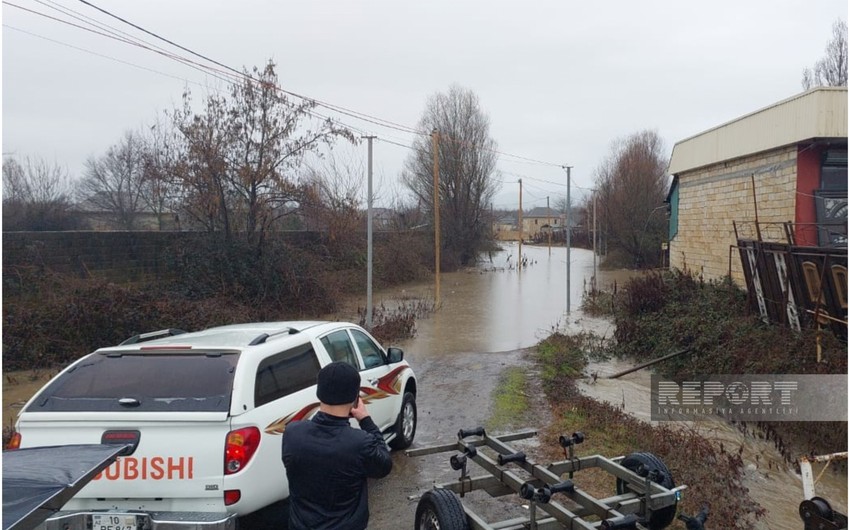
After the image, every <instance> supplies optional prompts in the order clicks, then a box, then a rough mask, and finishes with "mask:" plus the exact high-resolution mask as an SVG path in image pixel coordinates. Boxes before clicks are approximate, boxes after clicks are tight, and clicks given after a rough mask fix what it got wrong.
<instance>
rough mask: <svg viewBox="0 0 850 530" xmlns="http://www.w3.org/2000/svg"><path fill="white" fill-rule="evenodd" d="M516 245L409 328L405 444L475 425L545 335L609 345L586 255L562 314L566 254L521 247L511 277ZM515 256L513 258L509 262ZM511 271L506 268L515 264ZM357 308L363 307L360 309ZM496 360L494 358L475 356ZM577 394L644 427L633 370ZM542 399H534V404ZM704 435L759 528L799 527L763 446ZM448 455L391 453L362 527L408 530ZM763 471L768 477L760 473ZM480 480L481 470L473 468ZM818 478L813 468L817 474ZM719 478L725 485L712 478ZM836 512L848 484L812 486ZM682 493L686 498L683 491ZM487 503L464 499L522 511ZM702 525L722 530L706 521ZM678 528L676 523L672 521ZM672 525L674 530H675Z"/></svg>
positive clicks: (452, 287)
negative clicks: (735, 455) (414, 426)
mask: <svg viewBox="0 0 850 530" xmlns="http://www.w3.org/2000/svg"><path fill="white" fill-rule="evenodd" d="M516 251H517V249H516V246H509V247H507V248H506V250H505V251H504V252H500V253H497V254H495V255H494V256H493V261H492V263H491V262H489V261H486V262H485V263H483V264H482V265H481V267H482V268H483V269H485V270H486V271H485V270H476V271H473V272H458V273H452V274H445V275H443V282H442V285H441V294H442V304H441V307H440V310H439V311H437V312H436V313H435V314H434V315H432V316H431V317H428V318H425V319H421V320H419V321H418V322H417V330H418V333H417V336H416V337H415V338H414V339H411V340H408V341H405V342H403V343H401V344H399V346H401V347H403V348H404V350H405V355H406V358H407V359H409V360H410V362H411V363H412V364H413V366H414V368H415V369H416V371H417V376H418V378H419V384H420V391H419V410H420V418H419V427H418V432H417V436H416V441H415V443H414V447H424V446H428V445H434V444H443V443H450V442H452V441H454V440H455V439H456V434H455V433H456V432H457V430H458V429H460V428H469V427H474V426H476V425H478V424H482V423H483V422H486V419H487V418H488V417H489V411H490V400H489V397H490V395H491V393H492V391H493V389H494V387H495V385H496V383H497V381H498V376H499V374H500V373H501V372H502V370H504V369H505V368H506V367H510V366H529V365H530V364H529V363H530V361H529V359H528V356H527V354H524V353H523V351H522V349H523V348H528V347H530V346H533V345H534V344H536V343H537V342H538V341H539V340H540V339H541V338H543V337H545V336H547V335H548V334H550V333H551V332H552V330H553V329H556V328H557V329H561V330H567V331H569V332H578V331H592V332H594V333H596V334H597V335H600V336H606V337H610V336H611V335H612V333H613V325H612V324H611V322H610V321H608V320H606V319H599V318H592V317H588V316H585V315H583V313H582V312H581V311H579V310H578V309H577V308H578V307H579V304H580V301H581V296H582V292H583V291H584V289H585V288H586V286H587V284H586V281H589V279H590V278H591V276H592V274H593V259H592V254H591V253H590V252H588V251H583V250H578V249H573V250H572V260H571V262H572V267H571V269H572V273H571V277H570V280H571V281H570V283H571V291H572V293H571V298H572V300H571V307H572V311H571V313H570V315H569V316H567V315H566V313H565V308H566V278H565V274H566V266H565V250H564V249H563V248H554V249H552V254H551V258H550V257H549V252H548V250H547V249H546V248H545V247H544V248H540V247H527V246H525V247H524V248H523V253H524V254H526V255H527V256H528V257H529V260H530V261H531V263H532V264H531V265H530V266H528V267H526V268H525V269H524V270H522V271H521V272H520V271H517V270H516V269H515V268H511V267H509V266H507V267H506V266H505V265H506V256H507V255H511V254H512V255H513V256H516ZM514 259H515V258H514ZM514 263H515V262H514ZM633 275H634V273H633V272H631V271H613V272H611V271H601V270H600V271H599V272H598V278H599V280H598V284H599V285H600V286H601V287H608V286H610V285H612V284H613V283H614V282H617V283H618V284H622V283H624V282H625V281H626V280H628V278H629V277H631V276H633ZM433 293H434V289H433V283H422V284H419V285H414V286H406V287H405V288H404V289H403V290H401V289H399V290H394V291H387V292H382V293H378V294H376V296H375V301H376V303H380V302H381V301H384V302H385V303H387V304H388V305H391V304H392V300H394V299H396V300H397V299H399V298H416V297H426V298H427V297H429V296H430V297H433ZM361 305H365V304H361ZM482 352H500V353H482ZM630 366H631V364H629V363H628V362H623V361H606V362H605V363H596V364H594V365H591V366H590V367H589V368H588V373H590V372H591V371H598V372H600V373H602V374H612V373H614V372H616V371H619V370H622V369H625V368H628V367H630ZM585 391H586V392H587V393H588V394H589V395H591V396H593V397H596V398H598V399H602V400H607V401H610V402H612V403H614V404H615V405H619V404H620V403H622V402H623V401H624V400H625V402H626V410H627V412H629V413H631V414H634V415H635V416H637V417H638V418H641V419H643V420H645V421H649V410H650V408H649V371H647V370H641V371H638V372H635V373H633V374H631V375H628V376H625V377H623V378H621V379H618V380H604V381H602V380H600V382H599V383H597V384H596V385H593V386H591V385H586V387H585ZM537 399H542V396H537ZM549 419H550V418H548V417H547V416H546V414H545V413H541V412H540V411H539V409H538V410H537V412H535V413H531V414H530V415H529V418H528V422H527V425H524V427H528V428H541V427H543V425H545V422H548V421H549ZM696 428H699V429H700V430H701V431H703V432H704V433H705V436H706V437H709V438H712V439H716V440H718V442H720V441H723V442H724V443H726V444H727V447H737V446H738V445H742V446H743V447H744V454H743V457H744V459H745V466H746V473H745V478H744V480H745V485H746V486H747V487H748V488H749V490H750V492H751V495H752V496H753V498H754V499H755V500H756V501H757V502H759V503H760V504H761V505H762V506H764V507H765V509H766V510H767V516H766V517H765V519H764V520H763V521H762V522H761V523H760V525H759V526H758V527H757V528H759V529H771V530H773V529H776V530H798V529H799V528H801V526H802V525H801V521H800V518H799V515H798V512H797V510H798V506H799V503H800V501H801V500H802V498H803V493H802V481H801V479H800V477H799V475H797V474H796V473H794V472H793V470H791V469H790V468H789V467H788V466H787V465H785V464H784V463H783V462H782V459H781V457H780V455H779V454H778V453H777V452H776V450H775V448H774V447H773V445H772V444H770V443H767V442H764V441H761V440H756V439H753V438H752V437H747V436H744V435H743V434H741V433H740V432H739V431H738V430H737V429H735V428H733V427H731V426H729V425H728V424H726V423H725V422H720V421H718V422H711V423H707V422H703V423H702V424H701V425H699V426H696ZM450 455H451V453H444V454H441V455H433V456H429V457H421V458H408V457H406V456H405V455H404V454H403V453H401V452H397V453H395V454H394V455H393V459H394V464H395V469H394V471H393V473H392V474H391V475H390V477H388V478H386V479H383V480H380V481H372V482H371V483H370V487H371V488H372V489H371V495H370V509H371V513H372V517H371V522H370V525H369V527H370V528H374V529H377V530H384V529H386V530H389V529H394V528H411V527H412V526H413V520H414V513H415V509H416V502H417V500H418V496H419V495H421V493H423V492H424V491H426V490H427V489H428V488H430V487H432V486H433V484H434V483H439V482H446V481H452V480H455V479H456V478H457V472H454V471H452V470H451V469H450V467H449V464H448V459H449V456H450ZM766 468H767V469H766ZM477 471H480V470H477ZM818 472H819V469H818V468H817V467H815V474H816V475H817V473H818ZM718 480H723V478H722V477H718ZM816 492H817V494H818V495H822V496H824V497H826V498H827V499H828V500H829V501H830V502H831V503H832V505H833V507H834V508H836V509H838V510H839V511H842V510H843V513H847V477H846V475H844V476H842V475H836V474H833V473H831V472H829V471H828V472H827V473H824V475H823V476H822V478H821V479H820V482H818V484H817V486H816ZM685 494H687V493H685ZM505 499H506V500H503V501H496V502H492V501H491V500H490V499H489V498H487V497H486V495H482V496H474V497H472V498H467V499H465V500H464V503H465V504H468V505H470V506H472V507H473V509H474V510H476V511H477V512H480V513H481V514H482V515H484V516H485V518H486V519H487V520H488V521H490V522H494V521H498V520H500V519H506V518H510V517H515V516H518V515H524V514H527V512H525V511H523V509H522V508H521V507H519V503H518V502H517V501H516V500H515V499H507V498H505ZM710 522H712V523H714V524H710V525H709V528H718V529H720V528H722V523H721V522H719V521H710ZM677 525H678V523H677ZM674 527H678V526H676V525H674Z"/></svg>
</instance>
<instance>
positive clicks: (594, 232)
mask: <svg viewBox="0 0 850 530" xmlns="http://www.w3.org/2000/svg"><path fill="white" fill-rule="evenodd" d="M593 290H594V291H595V290H596V190H594V191H593Z"/></svg>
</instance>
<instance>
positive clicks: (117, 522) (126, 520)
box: [91, 513, 137, 530]
mask: <svg viewBox="0 0 850 530" xmlns="http://www.w3.org/2000/svg"><path fill="white" fill-rule="evenodd" d="M91 527H92V530H137V527H136V516H135V515H123V514H115V513H104V514H92V516H91Z"/></svg>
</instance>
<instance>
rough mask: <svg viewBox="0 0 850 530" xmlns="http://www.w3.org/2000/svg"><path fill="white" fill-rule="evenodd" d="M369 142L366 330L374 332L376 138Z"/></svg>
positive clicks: (370, 139) (368, 137) (371, 138)
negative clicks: (373, 206)
mask: <svg viewBox="0 0 850 530" xmlns="http://www.w3.org/2000/svg"><path fill="white" fill-rule="evenodd" d="M364 138H366V140H368V142H369V173H368V174H369V178H368V179H367V182H368V184H367V188H366V329H367V330H369V331H371V330H372V140H374V139H375V137H374V136H364Z"/></svg>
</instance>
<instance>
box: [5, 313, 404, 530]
mask: <svg viewBox="0 0 850 530" xmlns="http://www.w3.org/2000/svg"><path fill="white" fill-rule="evenodd" d="M403 355H404V354H403V352H402V351H401V350H400V349H398V348H389V349H388V350H386V351H385V350H384V349H383V348H382V347H381V346H380V345H379V344H378V342H377V341H376V340H375V339H374V338H372V336H370V335H369V333H367V332H366V331H365V330H363V329H362V328H360V327H359V326H356V325H354V324H348V323H341V322H272V323H254V324H237V325H229V326H222V327H216V328H211V329H207V330H205V331H200V332H195V333H185V332H182V331H179V330H163V331H160V332H153V333H147V334H144V335H138V336H136V337H133V338H131V339H128V340H127V341H125V342H123V343H122V344H121V345H119V346H115V347H110V348H101V349H99V350H97V351H95V352H93V353H91V354H89V355H87V356H85V357H83V358H81V359H80V360H78V361H76V362H75V363H73V364H72V365H70V366H69V367H68V368H66V369H65V370H63V371H62V372H60V373H59V374H58V375H57V376H56V377H54V378H53V379H52V380H51V381H50V382H48V383H47V384H46V385H45V386H44V388H42V389H41V390H40V391H39V392H38V393H37V394H36V395H35V396H34V397H33V398H32V399H31V400H30V401H29V402H28V403H27V404H26V405H25V406H24V408H23V409H22V411H21V413H20V415H19V417H18V422H17V425H16V430H17V433H16V435H15V438H14V439H13V444H17V445H18V446H19V447H37V446H50V445H69V444H99V443H104V444H127V445H128V448H127V450H126V454H124V456H121V457H119V458H118V460H117V462H115V463H114V464H112V465H111V466H109V467H108V468H106V470H104V471H103V472H102V473H100V474H99V475H98V476H96V477H95V478H94V480H92V481H91V482H90V483H89V484H88V485H87V486H85V487H84V488H83V489H82V490H81V491H80V492H79V493H78V494H77V495H76V496H75V497H74V498H73V499H71V500H70V501H69V502H68V503H67V504H66V505H65V506H64V507H63V511H61V512H59V513H57V514H56V515H54V516H53V517H51V518H50V519H48V520H47V521H46V522H45V523H44V525H43V526H42V527H43V528H48V529H53V528H56V529H77V528H79V529H92V530H155V529H157V528H160V529H164V528H168V529H172V528H173V529H179V528H205V529H230V528H236V527H237V525H238V523H237V521H238V518H239V517H240V516H244V515H247V514H251V513H253V512H256V511H257V510H260V509H262V508H265V507H268V506H270V505H275V504H276V503H279V501H282V500H284V499H286V498H287V497H288V496H289V487H288V484H287V481H286V471H285V469H284V467H283V463H282V462H281V435H282V434H283V432H284V430H285V429H286V426H287V425H288V424H289V423H290V422H292V421H295V420H300V419H307V418H309V417H311V416H312V414H314V413H315V412H316V411H317V410H318V406H319V403H318V399H317V398H316V375H317V374H318V372H319V370H320V369H321V367H322V366H325V365H327V364H329V363H331V362H333V361H344V362H348V363H351V364H352V365H353V366H355V367H356V368H357V369H358V370H359V371H360V374H361V381H362V383H361V388H360V395H361V397H362V399H363V400H364V401H365V402H366V405H367V408H368V410H369V413H370V415H371V416H372V418H373V419H374V421H375V423H376V424H377V425H378V427H379V428H380V429H381V430H382V431H383V432H384V436H385V439H386V440H387V442H388V443H389V445H390V446H391V447H393V448H397V449H400V448H406V447H408V446H410V444H411V443H412V442H413V437H414V435H415V434H416V378H415V376H414V373H413V370H412V369H411V368H410V366H409V365H408V363H407V362H406V361H404V360H403ZM352 421H353V420H352ZM352 425H355V426H356V422H354V421H353V423H352Z"/></svg>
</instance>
